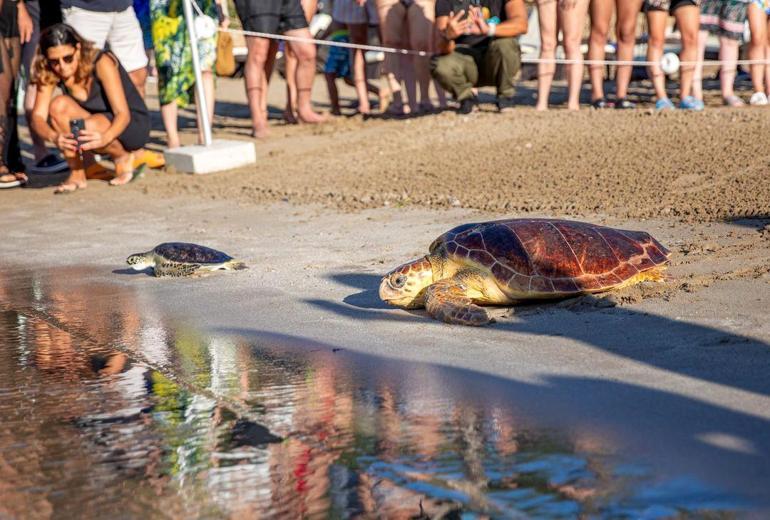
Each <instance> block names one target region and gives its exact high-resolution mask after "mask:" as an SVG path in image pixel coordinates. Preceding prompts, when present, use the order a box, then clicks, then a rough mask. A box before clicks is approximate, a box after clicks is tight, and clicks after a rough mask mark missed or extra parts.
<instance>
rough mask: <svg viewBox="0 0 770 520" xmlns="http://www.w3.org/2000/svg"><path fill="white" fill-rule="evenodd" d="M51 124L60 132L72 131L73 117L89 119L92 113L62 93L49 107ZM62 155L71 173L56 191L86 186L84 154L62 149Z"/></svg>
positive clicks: (73, 189) (72, 189) (68, 190)
mask: <svg viewBox="0 0 770 520" xmlns="http://www.w3.org/2000/svg"><path fill="white" fill-rule="evenodd" d="M48 115H49V117H50V120H51V126H52V127H53V129H54V130H56V131H57V132H59V133H60V134H69V133H70V121H71V120H72V119H84V120H85V119H87V118H89V117H91V114H90V113H89V112H87V111H86V110H84V109H83V108H82V107H81V106H80V105H78V104H77V103H76V102H75V100H74V99H72V98H71V97H69V96H66V95H61V96H58V97H56V98H54V99H53V101H51V106H50V107H49V109H48ZM61 152H62V155H63V156H64V159H65V160H66V161H67V164H68V165H69V167H70V175H69V177H67V180H65V181H64V182H63V183H62V184H61V185H59V187H58V188H56V190H55V192H54V193H67V192H71V191H75V190H78V189H83V188H85V187H86V185H87V182H86V172H85V169H84V167H83V156H82V154H80V153H77V152H75V151H72V150H62V151H61Z"/></svg>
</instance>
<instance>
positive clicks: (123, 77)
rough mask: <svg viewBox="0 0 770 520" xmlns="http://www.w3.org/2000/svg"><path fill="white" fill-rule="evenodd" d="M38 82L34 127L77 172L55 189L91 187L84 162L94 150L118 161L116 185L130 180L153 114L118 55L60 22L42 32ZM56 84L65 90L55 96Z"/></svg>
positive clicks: (33, 116) (90, 158) (37, 66)
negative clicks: (135, 153)
mask: <svg viewBox="0 0 770 520" xmlns="http://www.w3.org/2000/svg"><path fill="white" fill-rule="evenodd" d="M34 81H35V83H36V84H37V97H36V98H35V106H34V108H33V110H32V121H31V126H32V128H33V130H34V131H35V132H36V133H37V134H38V135H40V136H44V137H45V138H47V139H48V140H49V141H51V142H53V143H54V144H55V145H56V146H57V147H58V148H59V150H61V152H62V155H64V157H65V159H67V163H68V164H69V167H70V171H71V174H70V176H69V178H68V179H67V180H66V181H65V182H64V183H63V184H61V185H60V186H59V187H58V188H56V192H55V193H68V192H73V191H76V190H78V189H83V188H85V187H86V174H85V169H84V161H86V162H89V161H90V162H92V161H93V156H92V154H93V153H98V154H104V155H109V156H110V157H111V158H112V160H113V162H114V163H115V177H114V178H113V179H112V180H111V181H110V184H111V185H113V186H118V185H122V184H125V183H127V182H128V181H130V180H131V177H132V175H133V153H132V152H133V151H134V150H138V149H140V148H142V147H143V146H144V145H145V143H146V142H147V140H148V139H149V136H150V116H149V113H148V111H147V106H146V105H145V104H144V101H143V100H142V97H141V96H140V95H139V92H138V91H137V90H136V87H134V85H133V83H132V82H131V78H130V77H129V75H128V73H127V72H126V70H125V69H124V68H123V66H122V65H120V63H119V62H118V59H117V58H116V57H115V55H114V54H112V53H111V52H102V51H99V50H97V49H95V48H94V46H93V44H92V43H91V42H89V41H88V40H85V39H84V38H83V37H82V36H80V35H79V34H78V33H77V32H76V31H75V29H73V28H72V27H70V26H69V25H66V24H56V25H53V26H51V27H49V28H48V29H46V30H45V31H43V32H42V33H41V35H40V44H39V47H38V55H37V58H36V60H35V68H34ZM56 87H59V88H60V89H61V91H62V93H63V95H60V96H57V97H54V90H55V89H56ZM78 120H82V121H78ZM73 121H75V123H74V124H72V126H71V123H72V122H73ZM81 124H82V126H83V127H84V128H83V129H82V130H79V131H78V130H77V128H78V127H79V126H80V125H81ZM73 130H74V131H76V132H77V134H78V135H77V136H76V135H74V134H73Z"/></svg>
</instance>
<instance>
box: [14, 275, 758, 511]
mask: <svg viewBox="0 0 770 520" xmlns="http://www.w3.org/2000/svg"><path fill="white" fill-rule="evenodd" d="M86 276H87V273H85V272H81V271H79V270H77V269H72V270H57V271H56V272H19V271H16V272H14V273H13V274H12V275H5V276H0V302H1V303H0V345H2V347H1V348H0V417H2V421H1V422H0V518H4V517H7V516H8V517H12V518H14V517H18V518H46V517H52V516H55V517H93V518H97V517H98V518H102V517H111V518H112V517H116V516H117V517H126V516H140V515H142V516H145V515H148V514H152V515H155V516H170V517H181V516H200V517H222V516H230V517H279V518H298V517H322V518H324V517H335V518H336V517H387V518H408V517H415V516H419V515H421V514H422V515H426V516H428V517H434V516H436V517H441V516H455V517H456V516H458V515H462V516H463V518H476V517H489V516H491V517H500V518H509V517H510V518H518V517H540V518H572V517H575V516H578V515H584V516H587V517H597V518H615V517H630V518H636V517H640V516H646V517H650V518H661V517H671V516H688V515H696V516H700V515H706V514H709V515H711V514H714V515H721V514H725V515H728V516H729V515H732V514H738V515H741V514H742V513H745V512H746V511H748V510H751V508H752V505H751V503H750V502H748V501H747V500H746V499H745V498H744V497H741V496H739V495H737V494H736V493H735V492H728V491H726V490H723V489H719V488H717V487H714V486H713V484H712V485H708V484H706V483H705V482H703V481H702V480H700V479H699V478H697V477H695V476H693V475H689V474H686V473H681V474H677V473H671V472H667V473H665V474H664V473H662V472H657V471H656V470H655V469H653V468H652V467H651V466H648V465H646V464H644V461H640V460H629V459H628V458H627V457H625V456H624V455H623V454H622V453H619V451H620V450H619V448H618V445H617V443H616V440H614V439H613V438H612V435H610V434H608V433H607V432H602V431H600V430H595V429H586V428H577V427H576V428H574V429H573V428H563V427H561V428H553V427H548V426H545V425H543V424H541V423H539V422H538V421H537V420H535V419H533V418H531V417H527V416H526V415H524V414H522V413H521V412H520V411H519V406H518V405H519V403H518V402H517V395H516V394H515V393H514V392H512V393H510V394H500V393H494V392H487V390H486V387H485V386H484V385H483V384H479V385H474V384H469V382H468V380H467V379H463V378H462V377H458V374H457V372H456V371H453V370H451V369H448V368H442V367H436V366H431V365H419V364H407V363H402V362H397V361H389V360H382V359H375V358H370V357H366V356H363V355H360V354H353V353H350V352H348V351H346V350H344V349H338V348H335V347H334V346H332V345H324V344H317V343H312V342H309V341H306V340H302V339H300V338H292V337H287V336H278V335H273V334H268V333H264V332H259V331H229V332H228V331H219V332H216V333H212V332H205V331H201V330H197V328H196V327H194V326H191V325H190V324H189V323H185V322H184V321H183V320H178V319H171V318H169V317H165V316H163V315H161V314H159V313H158V312H157V311H156V310H154V308H153V305H152V302H151V301H150V297H149V296H147V295H139V294H137V293H135V292H134V291H132V290H131V289H128V288H126V287H123V286H113V285H108V284H102V283H95V282H89V281H88V280H87V278H86Z"/></svg>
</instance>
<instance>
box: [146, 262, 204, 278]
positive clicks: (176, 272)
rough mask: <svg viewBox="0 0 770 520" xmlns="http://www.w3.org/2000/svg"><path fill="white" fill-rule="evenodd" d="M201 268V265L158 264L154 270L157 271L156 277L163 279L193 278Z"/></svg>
mask: <svg viewBox="0 0 770 520" xmlns="http://www.w3.org/2000/svg"><path fill="white" fill-rule="evenodd" d="M200 268H201V266H200V265H199V264H181V263H173V262H165V263H162V264H156V265H155V267H154V268H153V270H154V271H155V276H157V277H159V278H161V277H180V276H192V275H194V274H195V273H197V272H198V270H199V269H200Z"/></svg>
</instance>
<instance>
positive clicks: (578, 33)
mask: <svg viewBox="0 0 770 520" xmlns="http://www.w3.org/2000/svg"><path fill="white" fill-rule="evenodd" d="M588 1H589V0H576V1H575V2H574V3H573V4H571V5H569V6H567V4H566V3H565V4H561V3H560V4H559V8H558V15H559V20H560V22H561V28H562V29H561V30H562V38H563V45H564V54H565V55H566V57H567V59H568V60H575V61H576V62H577V63H572V64H570V65H567V88H568V98H567V108H568V109H569V110H578V109H579V108H580V89H581V87H582V85H583V53H582V52H581V50H580V43H581V40H582V36H583V26H584V24H585V17H586V13H587V12H588Z"/></svg>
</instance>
